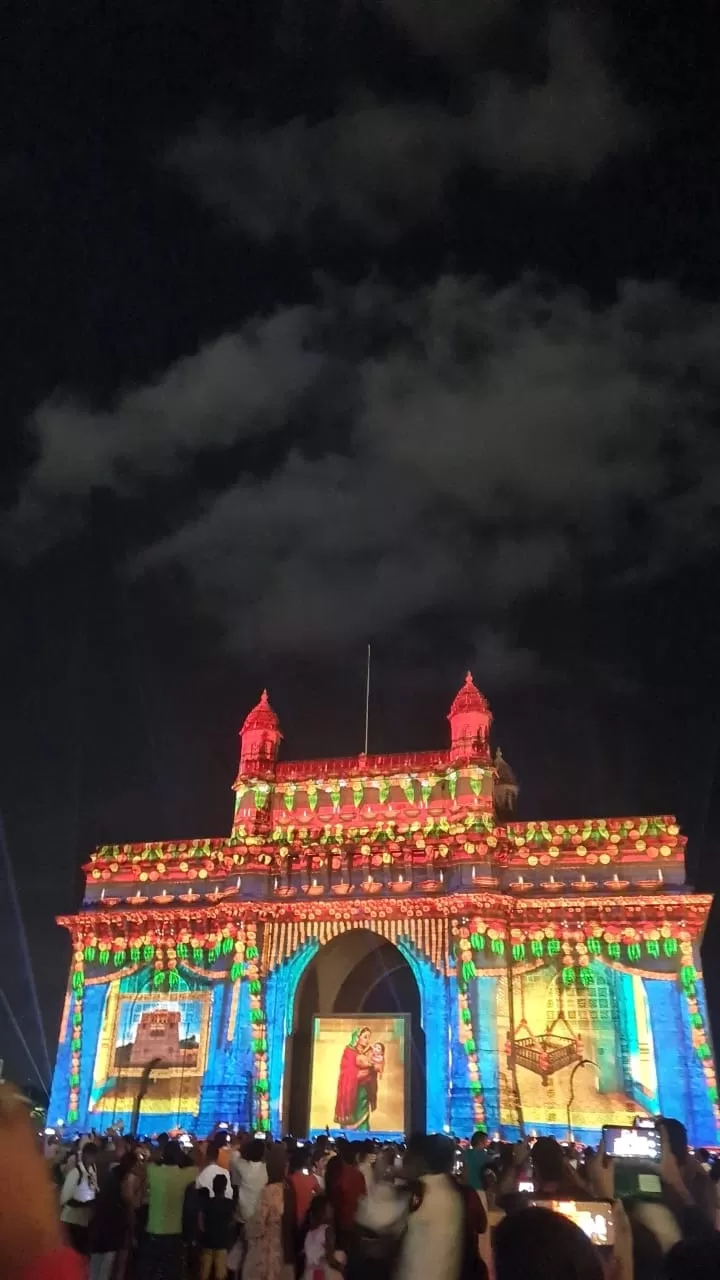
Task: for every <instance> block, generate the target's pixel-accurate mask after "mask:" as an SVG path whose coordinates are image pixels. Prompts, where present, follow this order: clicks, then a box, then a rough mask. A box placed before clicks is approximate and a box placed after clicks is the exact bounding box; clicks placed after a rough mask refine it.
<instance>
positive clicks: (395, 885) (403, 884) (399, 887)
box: [390, 871, 412, 893]
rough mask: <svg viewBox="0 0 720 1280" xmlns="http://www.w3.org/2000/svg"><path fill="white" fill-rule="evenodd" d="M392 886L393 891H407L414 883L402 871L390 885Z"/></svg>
mask: <svg viewBox="0 0 720 1280" xmlns="http://www.w3.org/2000/svg"><path fill="white" fill-rule="evenodd" d="M390 888H391V889H392V891H393V893H407V891H408V889H411V888H412V884H411V882H410V881H409V880H408V879H407V877H406V876H405V875H404V874H403V872H402V871H401V872H400V873H399V874H398V877H397V879H396V880H393V882H392V884H391V885H390Z"/></svg>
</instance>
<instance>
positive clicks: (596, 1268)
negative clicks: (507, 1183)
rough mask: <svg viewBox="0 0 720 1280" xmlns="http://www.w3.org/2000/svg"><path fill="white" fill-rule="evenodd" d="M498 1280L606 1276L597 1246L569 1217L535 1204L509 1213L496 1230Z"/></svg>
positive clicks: (589, 1279)
mask: <svg viewBox="0 0 720 1280" xmlns="http://www.w3.org/2000/svg"><path fill="white" fill-rule="evenodd" d="M493 1253H494V1255H495V1277H496V1280H518V1276H522V1278H523V1280H557V1277H558V1276H562V1277H563V1280H603V1275H604V1273H603V1267H602V1263H601V1261H600V1255H599V1253H598V1252H597V1250H596V1249H595V1246H594V1245H593V1244H591V1243H590V1240H589V1239H588V1237H587V1236H586V1235H585V1233H584V1231H581V1230H580V1228H579V1227H577V1226H576V1225H575V1223H574V1222H571V1221H570V1219H569V1218H563V1217H562V1215H561V1214H559V1213H553V1212H552V1211H551V1210H550V1209H541V1208H539V1207H534V1208H532V1209H521V1210H520V1212H519V1213H509V1214H508V1215H507V1217H506V1218H503V1220H502V1222H500V1223H498V1225H497V1226H496V1227H495V1230H494V1231H493Z"/></svg>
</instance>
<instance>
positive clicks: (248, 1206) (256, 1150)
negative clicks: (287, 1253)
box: [228, 1138, 267, 1272]
mask: <svg viewBox="0 0 720 1280" xmlns="http://www.w3.org/2000/svg"><path fill="white" fill-rule="evenodd" d="M266 1150H267V1148H266V1146H265V1143H264V1142H263V1140H262V1138H249V1139H248V1138H246V1140H245V1142H244V1144H243V1146H242V1147H241V1148H240V1149H239V1150H238V1151H236V1152H234V1153H233V1158H232V1160H231V1164H230V1174H231V1178H232V1183H233V1188H234V1191H235V1222H236V1225H237V1238H236V1240H235V1242H234V1244H233V1245H232V1248H231V1250H230V1253H229V1255H228V1269H229V1270H230V1271H233V1272H240V1270H241V1267H242V1261H243V1258H244V1257H245V1253H246V1251H247V1224H248V1222H249V1221H250V1219H251V1218H252V1217H253V1215H254V1213H255V1210H256V1209H257V1205H258V1200H259V1199H260V1192H261V1191H262V1189H263V1187H264V1186H266V1185H267V1168H266V1166H265V1155H266Z"/></svg>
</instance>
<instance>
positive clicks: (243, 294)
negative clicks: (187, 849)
mask: <svg viewBox="0 0 720 1280" xmlns="http://www.w3.org/2000/svg"><path fill="white" fill-rule="evenodd" d="M105 9H106V12H107V13H108V14H110V15H112V16H111V17H110V18H106V17H103V11H102V7H99V6H98V5H97V4H96V3H90V2H89V0H87V2H85V3H78V2H75V3H73V0H69V3H68V4H66V5H64V6H60V7H58V5H57V4H51V3H49V0H36V2H35V3H33V4H27V5H25V6H23V8H22V11H21V17H19V18H18V23H19V25H18V27H17V28H16V29H15V34H14V37H13V38H12V40H11V42H10V44H7V43H6V53H7V51H9V52H10V58H9V59H6V68H5V70H4V72H3V76H2V79H1V80H0V94H2V96H3V98H4V102H3V104H2V105H3V107H4V110H3V113H2V118H3V120H4V121H6V122H9V128H4V130H3V139H2V144H0V192H1V196H2V198H1V200H0V223H1V227H2V232H1V240H0V242H1V243H2V245H3V269H2V294H1V302H0V305H1V306H2V332H3V344H2V365H1V369H2V374H1V376H2V382H3V386H2V405H3V419H4V429H3V432H2V437H1V439H2V448H3V455H2V471H1V482H2V487H1V489H0V500H1V501H2V511H1V513H0V582H1V587H2V604H3V607H2V611H1V613H0V662H1V664H2V666H1V670H2V739H1V746H0V810H1V811H2V815H3V818H4V823H5V827H6V830H7V838H8V846H9V850H10V855H11V858H12V863H13V866H14V872H15V877H16V880H17V884H18V890H19V894H20V899H21V904H22V910H23V914H24V918H25V922H26V926H27V931H28V936H29V943H30V950H31V956H32V963H33V966H34V970H35V975H36V979H37V985H38V989H39V996H40V1002H41V1008H42V1015H43V1017H44V1021H45V1026H46V1032H47V1038H48V1041H49V1042H50V1051H51V1053H52V1047H53V1040H54V1038H55V1036H56V1031H57V1025H58V1020H59V1015H60V1006H61V1001H62V994H63V991H64V985H65V977H66V972H67V969H66V965H67V957H68V943H67V939H66V937H65V935H64V934H63V933H62V931H61V930H59V929H57V928H56V927H55V925H54V923H53V919H54V915H55V913H56V912H58V911H69V910H73V909H75V908H76V907H77V905H78V904H79V901H80V889H81V883H82V879H81V874H80V866H81V862H82V861H83V860H84V858H85V857H86V855H87V853H88V852H89V850H90V849H91V848H92V847H93V845H95V844H97V843H99V842H106V841H116V840H117V841H121V840H140V839H157V838H174V837H189V836H199V835H216V834H222V833H223V832H226V831H228V830H229V827H230V821H231V808H232V805H231V793H230V784H231V782H232V779H233V776H234V769H235V767H236V758H237V731H238V728H239V725H240V723H241V722H242V719H243V717H244V715H245V714H246V712H247V710H248V709H249V707H250V706H251V705H253V704H254V702H255V701H256V700H257V697H258V695H259V693H260V691H261V689H262V687H263V686H264V685H267V686H268V688H269V690H270V694H271V699H272V702H273V705H274V706H275V708H276V710H277V711H278V713H279V715H280V718H281V722H282V727H283V730H284V733H285V743H284V754H285V757H286V758H287V757H291V756H313V755H334V754H350V753H354V752H355V751H359V750H361V748H362V741H363V705H364V687H363V686H364V669H365V649H366V645H367V643H368V642H371V643H372V646H373V686H372V705H371V721H370V749H371V750H375V751H378V750H389V751H393V750H402V749H403V748H406V747H407V748H414V749H422V748H430V747H433V746H437V745H439V746H442V745H444V744H445V742H446V738H447V725H446V722H445V719H444V717H445V715H446V712H447V709H448V706H449V703H450V701H451V699H452V696H453V694H454V693H455V691H456V689H457V687H458V686H459V684H460V683H461V681H462V677H463V674H464V671H465V670H466V668H468V667H470V668H471V669H472V671H473V673H474V675H475V679H476V681H477V683H478V685H479V686H480V687H481V688H482V689H483V690H484V691H485V692H486V694H487V695H488V697H489V698H490V701H491V705H492V707H493V710H494V713H495V729H494V741H495V743H496V744H499V745H501V746H502V748H503V750H504V753H505V755H506V756H507V758H508V759H509V760H510V761H511V763H512V764H513V765H514V767H515V769H516V770H517V772H518V774H519V777H520V782H521V785H522V793H521V807H520V816H522V817H525V818H530V817H558V818H561V817H562V818H565V817H571V816H585V815H588V816H589V815H597V814H639V813H657V812H659V813H667V812H677V813H678V814H679V816H680V819H681V821H682V823H683V825H684V827H685V829H686V830H687V831H688V832H689V834H690V837H691V851H690V859H689V861H690V873H691V877H692V878H693V880H694V882H695V883H697V884H700V885H702V886H704V887H707V886H709V885H712V884H713V883H714V877H715V869H716V866H717V857H716V851H715V841H714V836H713V833H714V831H715V827H716V823H717V821H718V819H720V794H719V792H718V787H717V783H716V772H717V765H718V748H719V746H720V725H719V722H718V694H719V688H718V683H719V681H718V664H717V652H718V643H719V639H720V637H719V634H718V633H719V625H718V624H719V623H720V605H719V601H718V588H717V583H718V575H719V572H720V555H719V554H718V540H717V528H718V519H717V516H718V503H719V502H720V441H719V439H718V430H717V418H718V405H719V404H720V372H719V370H720V364H719V363H718V355H717V353H718V346H719V342H720V305H719V303H718V298H719V297H720V255H719V254H718V252H717V239H718V185H717V182H718V179H717V111H716V104H715V99H714V93H713V90H712V89H711V82H712V76H713V75H714V74H716V73H715V69H714V65H713V64H714V57H713V45H714V42H715V41H716V36H715V35H714V34H713V33H712V32H711V29H710V27H709V26H708V30H707V31H704V30H703V29H702V17H701V15H700V13H699V12H698V10H697V8H696V9H695V10H693V13H692V15H690V13H689V11H687V12H686V11H685V9H684V8H683V6H682V5H677V4H670V3H667V4H665V3H662V2H661V0H656V3H654V4H652V5H648V4H645V3H641V2H640V0H631V3H630V4H629V5H628V4H620V3H615V4H609V5H605V6H597V5H593V4H591V3H590V0H588V3H580V4H576V5H571V4H568V5H564V4H561V3H555V2H554V0H535V2H533V0H531V2H529V3H523V0H305V2H304V3H302V2H301V0H297V2H296V3H295V4H293V3H292V0H257V3H255V0H246V3H245V4H241V5H238V4H236V3H214V4H213V3H211V4H207V3H206V4H197V5H191V4H183V3H181V0H172V3H171V2H170V0H167V3H166V2H165V0H145V3H142V4H138V3H133V2H129V3H124V4H123V5H111V6H106V7H105ZM600 9H602V12H603V17H602V20H599V19H598V17H597V13H598V11H599V10H600ZM691 18H692V20H691ZM709 22H710V11H709V9H708V23H709ZM2 913H3V914H2V917H0V920H1V922H2V928H1V929H0V939H1V944H0V945H1V948H2V949H1V952H0V961H1V962H2V964H3V971H4V977H3V982H4V987H5V991H6V992H7V995H8V997H9V998H10V1000H11V1002H12V1004H13V1007H14V1009H15V1012H16V1016H17V1017H18V1019H19V1022H20V1025H21V1028H22V1030H23V1032H24V1034H25V1036H26V1038H27V1040H28V1043H29V1045H30V1047H31V1049H32V1052H33V1053H34V1054H35V1055H36V1056H37V1058H38V1061H39V1062H42V1059H41V1056H40V1055H41V1052H42V1051H41V1049H40V1046H39V1039H40V1038H39V1034H38V1031H37V1027H36V1025H35V1022H34V1018H33V1010H32V1000H31V997H30V994H29V988H28V984H27V981H26V975H25V969H24V965H23V962H22V953H21V948H20V942H19V935H18V930H17V925H16V923H15V920H14V917H13V913H12V910H11V901H10V896H9V894H8V892H7V887H6V889H5V892H4V893H3V901H2ZM0 1056H4V1058H5V1060H6V1066H7V1067H8V1068H9V1069H10V1070H12V1071H14V1072H15V1073H16V1075H18V1076H19V1077H20V1078H22V1079H25V1078H27V1077H28V1076H29V1068H28V1066H27V1063H26V1060H25V1058H24V1056H23V1052H22V1049H21V1047H20V1045H19V1042H18V1040H17V1037H16V1036H15V1035H14V1034H13V1033H12V1032H11V1030H10V1029H9V1027H8V1025H7V1022H6V1020H5V1021H4V1020H0Z"/></svg>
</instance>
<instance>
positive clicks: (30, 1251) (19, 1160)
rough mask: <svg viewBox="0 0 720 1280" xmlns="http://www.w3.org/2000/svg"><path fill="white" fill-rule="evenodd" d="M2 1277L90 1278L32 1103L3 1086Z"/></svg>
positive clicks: (0, 1135) (0, 1105) (10, 1279)
mask: <svg viewBox="0 0 720 1280" xmlns="http://www.w3.org/2000/svg"><path fill="white" fill-rule="evenodd" d="M0 1187H2V1195H0V1276H2V1280H84V1277H85V1271H86V1264H85V1262H84V1260H83V1259H82V1258H81V1257H80V1256H79V1255H78V1254H77V1253H76V1252H75V1251H74V1250H73V1249H72V1248H71V1247H70V1246H69V1245H68V1244H67V1243H66V1242H65V1240H64V1239H63V1228H62V1226H61V1224H60V1219H59V1216H58V1206H57V1195H56V1191H55V1188H54V1186H53V1181H52V1178H51V1176H50V1171H49V1170H48V1168H47V1164H46V1161H45V1160H44V1159H43V1156H42V1153H41V1151H40V1149H39V1147H38V1144H37V1141H36V1138H35V1135H34V1134H33V1132H32V1129H31V1127H30V1124H29V1122H28V1113H27V1107H26V1106H25V1104H24V1102H23V1100H22V1099H21V1097H20V1095H19V1094H18V1092H17V1090H16V1089H15V1088H14V1087H13V1086H12V1085H11V1084H9V1083H7V1082H5V1083H2V1084H0Z"/></svg>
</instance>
